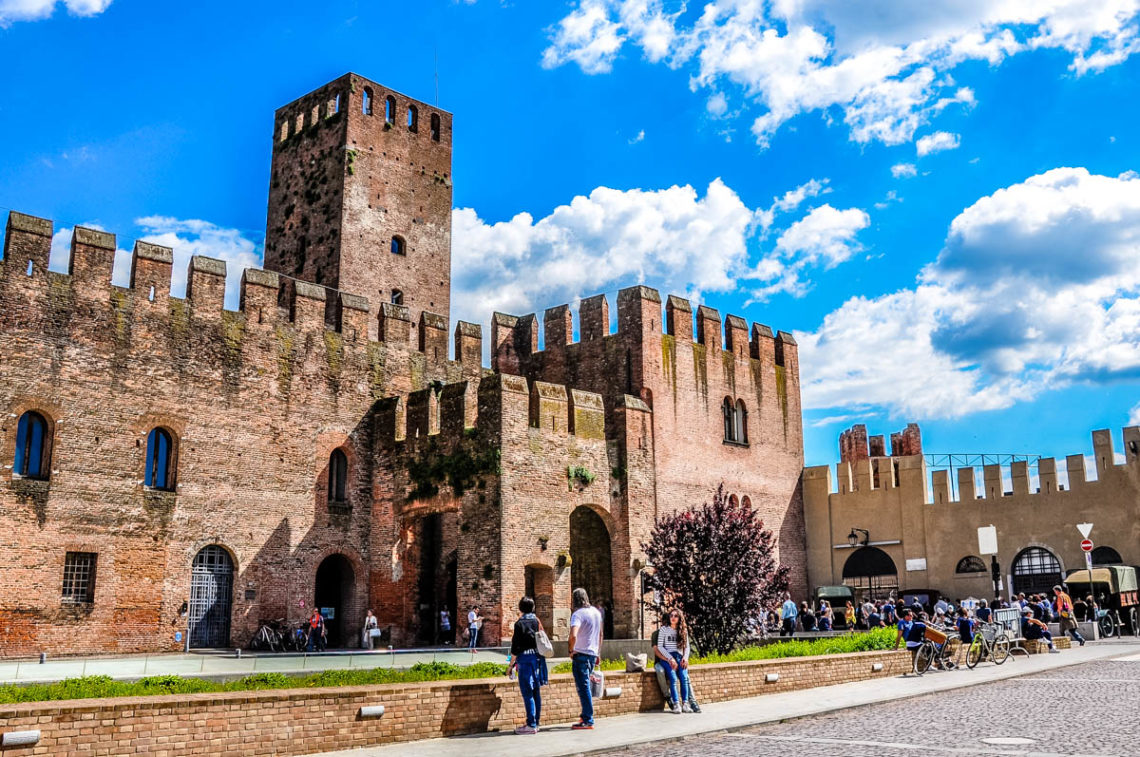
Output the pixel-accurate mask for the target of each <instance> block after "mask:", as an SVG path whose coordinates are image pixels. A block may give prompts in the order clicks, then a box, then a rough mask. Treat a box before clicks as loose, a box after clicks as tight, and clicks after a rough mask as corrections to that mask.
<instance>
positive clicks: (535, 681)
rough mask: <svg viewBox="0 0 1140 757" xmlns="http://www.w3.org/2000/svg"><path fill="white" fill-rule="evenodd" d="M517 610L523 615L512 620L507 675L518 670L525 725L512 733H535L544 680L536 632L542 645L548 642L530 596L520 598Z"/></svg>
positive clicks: (543, 661)
mask: <svg viewBox="0 0 1140 757" xmlns="http://www.w3.org/2000/svg"><path fill="white" fill-rule="evenodd" d="M519 612H521V613H522V616H521V617H520V618H519V619H518V620H516V621H515V630H514V634H513V635H512V636H511V664H510V666H509V667H508V669H507V674H508V675H510V674H512V673H514V672H516V671H517V672H518V678H519V692H520V693H521V694H522V698H523V706H524V707H525V708H526V725H520V726H519V727H518V728H516V729H515V733H517V734H519V735H520V736H521V735H530V734H535V733H538V723H539V719H540V718H541V716H542V692H541V687H543V686H545V685H546V683H547V670H546V658H545V657H544V656H543V655H542V654H540V653H539V634H542V637H543V641H544V644H543V646H545V647H547V648H548V649H549V644H550V642H549V640H547V639H546V631H545V630H543V628H542V621H541V620H539V619H538V616H537V615H535V614H534V600H533V599H531V598H530V597H523V598H522V599H520V600H519Z"/></svg>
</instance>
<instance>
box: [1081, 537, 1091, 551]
mask: <svg viewBox="0 0 1140 757" xmlns="http://www.w3.org/2000/svg"><path fill="white" fill-rule="evenodd" d="M1081 549H1083V550H1084V551H1086V552H1092V549H1093V543H1092V539H1085V540H1084V541H1082V542H1081Z"/></svg>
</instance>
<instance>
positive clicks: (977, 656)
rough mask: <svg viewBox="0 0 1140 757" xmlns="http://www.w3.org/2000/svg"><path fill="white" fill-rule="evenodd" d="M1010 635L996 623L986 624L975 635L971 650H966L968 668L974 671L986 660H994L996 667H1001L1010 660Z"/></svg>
mask: <svg viewBox="0 0 1140 757" xmlns="http://www.w3.org/2000/svg"><path fill="white" fill-rule="evenodd" d="M1010 646H1011V644H1010V640H1009V633H1008V632H1007V631H1006V630H1005V629H1004V628H1000V630H999V626H997V625H996V624H994V623H986V624H984V625H983V626H982V628H981V629H979V630H978V632H977V633H976V634H974V639H973V641H971V642H970V648H969V649H968V650H966V667H967V668H969V669H970V670H973V669H974V668H976V667H977V666H978V663H979V662H981V661H982V660H985V659H990V660H993V663H994V665H1001V664H1002V663H1003V662H1005V661H1006V660H1008V659H1009V650H1010Z"/></svg>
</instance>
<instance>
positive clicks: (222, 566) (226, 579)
mask: <svg viewBox="0 0 1140 757" xmlns="http://www.w3.org/2000/svg"><path fill="white" fill-rule="evenodd" d="M233 589H234V561H233V558H231V557H230V553H229V552H227V551H226V550H225V549H224V548H223V547H219V546H218V545H217V544H211V545H209V546H207V547H203V548H202V550H201V551H200V552H198V554H196V555H194V562H193V563H192V565H191V567H190V602H189V611H190V619H189V629H188V630H189V633H190V646H191V647H197V648H201V647H225V646H229V643H230V612H231V610H232V609H233V608H232V606H233Z"/></svg>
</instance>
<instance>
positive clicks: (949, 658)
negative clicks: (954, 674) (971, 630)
mask: <svg viewBox="0 0 1140 757" xmlns="http://www.w3.org/2000/svg"><path fill="white" fill-rule="evenodd" d="M961 650H962V637H961V636H959V635H958V632H957V631H940V630H938V629H936V628H929V627H928V628H927V629H926V638H924V639H923V640H922V644H920V645H919V647H918V651H917V652H916V653H915V655H914V673H915V675H922V674H923V673H925V672H927V671H928V670H930V667H931V666H932V665H934V664H935V663H937V664H938V667H939V668H941V669H942V670H954V669H955V668H956V667H958V655H959V654H960V653H961Z"/></svg>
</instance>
